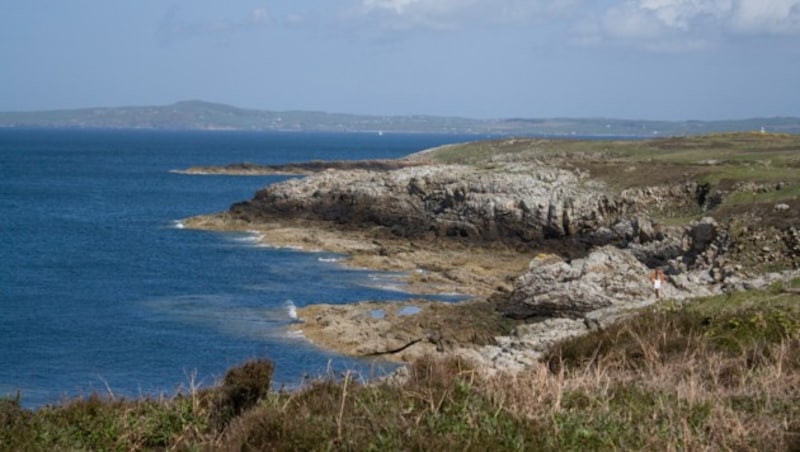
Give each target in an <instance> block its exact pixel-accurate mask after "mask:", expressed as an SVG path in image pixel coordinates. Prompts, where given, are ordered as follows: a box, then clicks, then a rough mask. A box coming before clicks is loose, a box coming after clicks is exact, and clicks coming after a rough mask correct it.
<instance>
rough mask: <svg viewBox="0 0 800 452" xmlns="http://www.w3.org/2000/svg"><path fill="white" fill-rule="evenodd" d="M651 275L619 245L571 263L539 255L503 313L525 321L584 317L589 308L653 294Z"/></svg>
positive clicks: (644, 297)
mask: <svg viewBox="0 0 800 452" xmlns="http://www.w3.org/2000/svg"><path fill="white" fill-rule="evenodd" d="M649 273H650V270H649V269H648V268H647V267H645V266H644V265H643V264H642V263H641V262H639V261H638V260H637V259H636V258H635V257H634V256H633V255H632V254H631V253H630V252H627V251H624V250H620V249H618V248H616V247H614V246H605V247H602V248H599V249H596V250H594V251H592V253H590V254H589V255H588V256H586V258H583V259H575V260H573V261H572V262H566V261H564V260H562V259H561V258H559V257H558V256H554V255H540V256H537V257H536V258H534V259H533V260H532V261H531V263H530V268H529V269H528V271H527V272H526V273H525V274H523V275H522V276H520V277H519V278H517V280H516V281H515V283H514V290H513V292H512V293H511V295H510V296H509V297H508V299H507V300H505V301H504V302H503V305H504V312H505V313H506V315H509V316H511V317H515V318H520V319H528V318H553V317H567V318H580V317H582V316H583V315H584V314H586V313H588V312H590V311H595V310H597V309H601V308H608V307H611V306H624V305H626V304H630V303H631V302H634V301H638V300H643V299H649V298H651V297H653V291H652V289H651V286H650V282H649V280H648V274H649Z"/></svg>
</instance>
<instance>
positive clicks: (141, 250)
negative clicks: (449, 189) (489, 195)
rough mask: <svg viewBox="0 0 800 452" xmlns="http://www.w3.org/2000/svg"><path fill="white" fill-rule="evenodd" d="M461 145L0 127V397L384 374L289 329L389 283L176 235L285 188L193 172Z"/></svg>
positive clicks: (44, 399) (213, 238)
mask: <svg viewBox="0 0 800 452" xmlns="http://www.w3.org/2000/svg"><path fill="white" fill-rule="evenodd" d="M469 139H472V137H464V136H454V135H421V134H384V135H382V136H379V135H378V134H321V133H320V134H312V133H250V132H178V131H99V130H92V131H87V130H18V129H0V234H2V235H0V396H5V395H10V396H12V397H15V396H16V394H17V393H19V394H20V397H21V401H22V404H23V405H24V406H27V407H38V406H42V405H46V404H52V403H58V402H60V401H63V400H65V399H66V398H69V397H75V396H86V395H89V394H91V393H92V392H99V393H102V394H113V395H114V396H116V397H138V396H158V395H161V394H163V395H167V396H169V395H173V394H175V392H176V391H177V390H179V389H180V388H182V387H183V388H185V387H188V386H189V385H190V383H191V382H192V381H194V382H195V383H199V384H201V385H205V386H208V385H212V384H214V383H216V382H217V381H219V379H220V378H221V377H222V376H223V375H224V373H225V371H226V370H227V369H229V368H230V367H232V366H235V365H237V364H240V363H242V362H244V361H246V360H248V359H252V358H267V359H270V360H272V361H273V362H274V364H275V368H276V370H275V376H274V380H273V386H274V387H281V386H284V387H287V388H292V387H297V386H298V385H300V384H301V383H302V382H303V380H304V378H305V377H308V376H310V377H316V376H320V375H323V374H327V373H329V372H334V373H336V372H342V371H345V370H353V371H358V372H360V373H361V375H362V376H364V377H370V376H377V375H380V374H381V373H383V372H386V371H388V370H391V369H392V365H390V364H388V363H385V362H381V361H370V360H358V359H352V358H346V357H342V356H337V355H335V354H332V353H329V352H326V351H324V350H321V349H318V348H316V347H314V346H313V345H311V344H309V343H308V342H307V341H305V340H304V339H302V338H300V337H296V336H292V335H291V334H289V332H288V328H287V327H288V325H289V324H290V323H291V322H292V319H291V318H290V315H289V311H290V310H291V308H292V307H293V306H296V307H302V306H305V305H308V304H313V303H352V302H356V301H360V300H379V301H380V300H385V301H390V300H402V299H405V298H407V297H408V296H409V295H407V294H405V293H402V292H398V291H397V290H390V289H389V287H390V286H391V284H389V282H391V281H392V278H391V277H392V275H383V274H380V273H377V272H369V271H360V270H353V269H348V268H345V267H343V266H341V265H340V264H337V263H336V257H337V256H333V255H329V254H324V253H306V252H299V251H296V250H290V249H279V248H269V247H263V246H258V245H257V244H256V243H255V240H254V237H253V236H251V235H248V234H244V233H214V232H206V231H195V230H188V229H182V228H180V227H179V226H180V224H179V223H178V221H179V220H180V219H182V218H186V217H188V216H192V215H197V214H203V213H211V212H217V211H222V210H225V209H227V208H228V206H229V205H230V204H232V203H234V202H238V201H242V200H245V199H249V198H251V197H252V195H253V194H254V192H255V191H256V190H258V189H259V188H261V187H263V186H265V185H268V184H271V183H275V182H279V181H281V180H283V179H285V177H278V176H264V177H234V176H190V175H183V174H176V173H173V172H170V170H175V169H185V168H188V167H190V166H194V165H224V164H228V163H236V162H252V163H260V164H277V163H286V162H301V161H307V160H319V159H322V160H337V159H342V160H344V159H349V160H355V159H373V158H396V157H401V156H404V155H407V154H409V153H412V152H416V151H419V150H422V149H426V148H429V147H433V146H438V145H441V144H445V143H451V142H458V141H466V140H469Z"/></svg>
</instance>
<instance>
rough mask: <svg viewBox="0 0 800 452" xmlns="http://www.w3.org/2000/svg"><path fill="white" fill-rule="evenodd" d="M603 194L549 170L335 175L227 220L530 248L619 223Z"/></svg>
mask: <svg viewBox="0 0 800 452" xmlns="http://www.w3.org/2000/svg"><path fill="white" fill-rule="evenodd" d="M602 188H603V187H601V186H598V185H595V184H592V183H590V182H589V181H587V180H584V179H582V178H581V177H580V176H579V175H578V174H576V173H573V172H570V171H565V170H561V169H555V168H546V167H539V168H535V169H531V168H518V167H509V168H506V171H499V170H498V169H497V168H494V169H492V170H491V171H481V170H476V169H475V168H472V167H465V166H457V165H436V166H420V167H413V168H402V169H398V170H395V171H388V172H382V173H376V172H367V171H335V172H325V173H321V174H315V175H313V176H310V177H307V178H304V179H293V180H289V181H286V182H283V183H280V184H275V185H272V186H270V187H267V188H266V189H264V190H261V191H259V192H258V193H257V194H256V196H255V198H254V199H253V200H251V201H248V202H244V203H240V204H236V205H234V206H232V207H231V210H230V213H231V215H232V216H234V217H235V218H239V219H244V220H246V221H259V220H260V219H269V218H274V217H275V216H289V217H295V218H298V217H299V218H314V219H322V220H328V221H334V222H337V223H340V224H346V225H352V226H364V225H378V226H383V227H386V228H389V229H391V231H392V232H393V233H394V234H396V235H398V236H402V237H421V236H430V237H464V238H468V239H471V240H478V241H513V242H522V243H530V242H536V241H540V240H543V239H548V238H562V237H568V236H581V235H585V234H589V233H591V232H593V231H594V230H596V229H597V228H599V227H602V226H606V225H609V224H611V223H613V222H614V221H615V220H617V219H618V217H619V216H620V215H621V214H623V213H624V212H625V211H626V209H627V207H628V206H627V205H626V204H625V203H624V202H621V201H619V200H618V199H615V198H613V197H610V196H608V194H607V193H606V192H605V191H604V190H603V189H602Z"/></svg>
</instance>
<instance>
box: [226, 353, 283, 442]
mask: <svg viewBox="0 0 800 452" xmlns="http://www.w3.org/2000/svg"><path fill="white" fill-rule="evenodd" d="M273 370H274V368H273V365H272V362H271V361H269V360H266V359H260V360H254V361H249V362H247V363H245V364H244V365H242V366H240V367H235V368H233V369H231V370H229V371H228V373H226V374H225V378H224V379H223V381H222V386H220V387H219V388H218V389H217V396H216V400H215V401H214V406H213V409H212V416H213V420H214V424H215V426H216V427H217V429H219V430H221V429H222V428H224V427H225V426H226V425H227V424H228V423H229V422H230V421H231V419H233V418H235V417H237V416H239V415H241V414H242V413H243V412H245V411H246V410H248V409H250V408H252V407H254V406H255V405H256V403H258V401H259V400H261V399H262V398H264V397H266V396H267V395H268V394H269V391H270V387H271V384H272V372H273Z"/></svg>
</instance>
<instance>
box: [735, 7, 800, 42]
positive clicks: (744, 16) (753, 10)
mask: <svg viewBox="0 0 800 452" xmlns="http://www.w3.org/2000/svg"><path fill="white" fill-rule="evenodd" d="M731 26H732V28H733V29H734V30H735V31H738V32H744V33H766V34H800V0H739V1H738V2H737V7H736V10H735V13H734V15H733V18H732V20H731Z"/></svg>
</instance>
